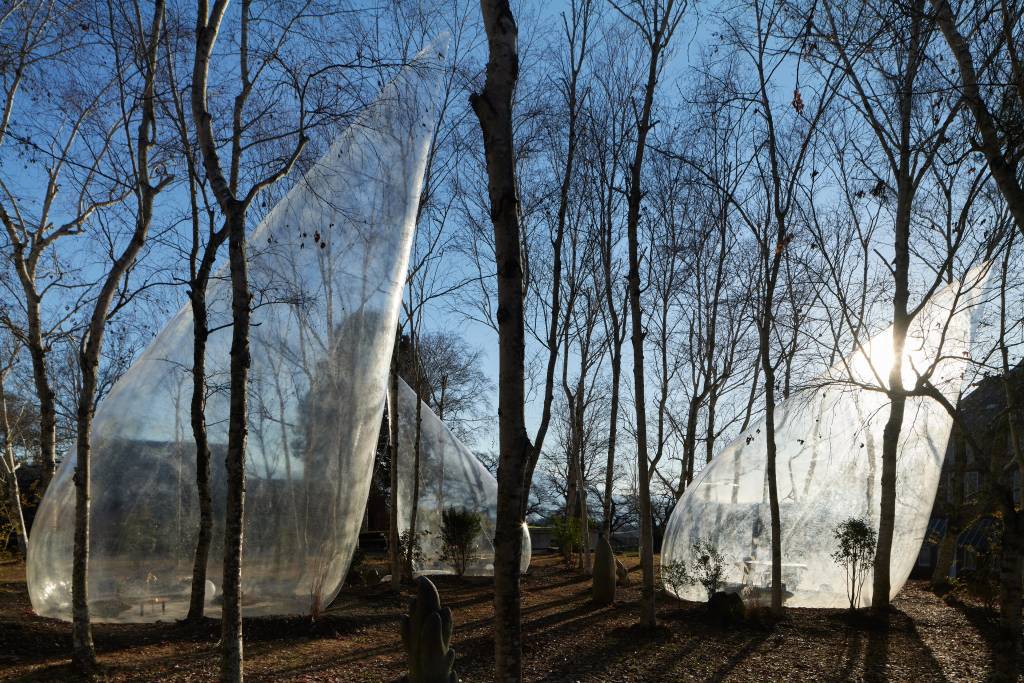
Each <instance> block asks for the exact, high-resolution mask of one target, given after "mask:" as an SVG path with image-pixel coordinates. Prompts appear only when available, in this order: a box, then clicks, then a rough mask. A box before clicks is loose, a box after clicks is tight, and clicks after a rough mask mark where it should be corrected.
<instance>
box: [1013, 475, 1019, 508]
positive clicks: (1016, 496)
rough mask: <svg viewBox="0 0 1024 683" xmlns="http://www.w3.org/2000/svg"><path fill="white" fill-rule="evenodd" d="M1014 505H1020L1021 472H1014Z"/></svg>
mask: <svg viewBox="0 0 1024 683" xmlns="http://www.w3.org/2000/svg"><path fill="white" fill-rule="evenodd" d="M1013 504H1014V505H1020V470H1019V469H1016V470H1014V471H1013Z"/></svg>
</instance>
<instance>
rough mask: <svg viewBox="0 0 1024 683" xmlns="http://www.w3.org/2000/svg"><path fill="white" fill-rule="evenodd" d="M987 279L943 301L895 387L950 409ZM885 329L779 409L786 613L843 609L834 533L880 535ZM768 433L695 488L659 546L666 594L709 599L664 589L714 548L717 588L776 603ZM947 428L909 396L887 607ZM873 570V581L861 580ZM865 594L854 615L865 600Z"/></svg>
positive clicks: (934, 477)
mask: <svg viewBox="0 0 1024 683" xmlns="http://www.w3.org/2000/svg"><path fill="white" fill-rule="evenodd" d="M982 273H983V271H980V270H975V271H972V272H971V273H969V274H968V275H967V277H966V278H965V280H964V282H965V283H966V284H962V283H954V284H952V285H949V286H947V287H945V288H944V289H941V290H939V291H938V292H936V293H935V294H933V295H932V297H931V299H930V300H929V301H928V302H927V303H925V305H924V306H923V308H922V310H921V312H920V313H919V314H918V316H917V318H916V319H915V320H914V322H913V324H912V326H911V328H910V329H909V331H908V336H907V341H906V346H905V348H904V354H903V361H904V362H903V368H904V373H903V381H904V386H908V387H909V386H913V385H914V383H915V381H916V380H917V377H918V376H919V373H920V374H921V375H928V374H929V373H930V376H931V381H932V384H933V385H934V386H935V388H936V389H937V390H938V391H939V392H940V393H941V394H942V396H943V397H944V398H945V399H946V400H947V401H949V402H950V403H951V404H952V405H954V406H955V405H956V404H957V401H958V400H959V396H960V391H961V387H962V383H963V378H964V373H965V370H966V367H967V362H968V361H967V359H968V356H969V351H970V344H971V313H972V310H973V308H974V306H975V304H976V302H977V299H978V294H979V291H980V289H981V282H980V281H979V280H981V279H982V277H983V274H982ZM891 365H892V328H891V327H890V328H889V329H887V330H884V331H882V332H881V333H879V334H878V335H876V336H875V337H873V338H871V339H870V340H869V341H868V342H867V343H866V344H864V345H863V346H862V347H861V348H858V349H856V350H854V352H853V353H851V354H850V355H849V356H847V357H846V358H843V359H841V360H840V361H839V362H837V363H836V364H835V365H833V366H831V367H830V368H829V369H828V370H827V371H826V372H824V373H823V374H822V375H821V376H820V377H819V378H818V380H817V381H815V382H812V383H811V386H810V387H809V388H807V389H806V390H804V391H801V392H797V393H795V394H793V395H792V396H791V397H790V398H789V399H788V400H785V401H783V402H781V403H779V404H778V405H777V406H776V408H775V420H776V445H777V448H778V451H777V456H776V471H777V477H776V478H777V482H778V496H779V514H780V518H781V528H782V534H781V542H782V581H783V584H784V598H785V604H786V605H787V606H791V607H848V606H849V604H850V603H849V598H848V597H847V589H846V586H847V579H846V574H845V571H844V569H843V567H841V566H840V565H838V564H836V563H835V561H833V559H832V556H831V555H832V553H833V552H834V551H835V550H836V548H837V542H836V539H835V536H834V534H833V530H834V529H835V527H836V526H837V525H838V524H839V523H841V522H843V521H845V520H847V519H849V518H851V517H857V518H861V519H864V520H867V521H868V523H869V524H870V525H872V526H873V527H874V528H875V529H876V530H877V528H878V520H879V511H880V505H881V503H880V494H881V475H882V460H881V458H882V432H883V430H884V427H885V423H886V421H887V420H888V417H889V399H888V398H887V395H886V394H885V393H884V392H882V391H879V390H878V389H879V388H881V387H885V386H888V374H889V368H890V367H891ZM764 427H765V424H764V421H763V420H762V421H761V422H759V423H757V424H755V425H753V426H751V427H750V428H749V429H747V430H745V431H744V432H743V433H742V434H740V435H739V436H738V437H737V438H736V439H735V440H733V441H732V442H731V443H729V444H728V445H727V446H726V447H725V448H724V449H723V450H722V451H721V452H720V453H719V454H717V455H716V456H715V457H714V459H712V461H711V462H710V463H709V464H708V465H707V466H705V467H704V469H703V470H702V471H701V472H700V473H699V474H698V476H697V477H696V478H695V479H694V481H693V483H692V484H691V485H690V487H689V488H688V489H687V490H686V491H685V492H684V494H683V496H682V497H681V498H680V499H679V502H678V503H677V504H676V507H675V509H674V510H673V512H672V515H671V517H670V518H669V522H668V525H667V526H666V529H665V536H664V541H663V545H662V557H661V564H662V579H663V581H664V582H665V589H666V590H667V591H669V592H670V593H674V594H676V595H677V596H678V597H680V598H682V599H686V600H706V599H707V594H706V593H705V592H704V589H703V587H702V586H701V585H700V584H694V585H689V586H685V587H680V586H676V587H673V586H672V585H670V583H669V582H668V581H665V576H666V573H667V569H668V568H669V567H671V566H672V565H673V564H675V563H681V564H683V565H685V566H692V562H693V560H694V557H695V552H694V548H693V544H694V543H696V542H697V541H698V540H709V541H710V542H711V544H712V545H713V546H715V548H716V549H717V550H718V552H720V553H721V554H722V555H723V556H724V569H725V574H724V577H723V581H724V586H723V590H725V591H727V592H738V593H740V595H741V596H742V597H743V598H744V600H745V601H746V602H747V603H748V604H751V603H752V604H767V603H768V601H769V598H770V591H771V517H770V509H769V503H768V485H767V477H766V474H765V464H766V459H767V450H766V449H767V446H766V438H765V437H766V435H765V428H764ZM951 427H952V418H951V417H950V415H949V413H948V412H947V411H946V410H945V409H944V408H943V407H942V406H941V405H940V404H939V403H938V402H937V401H936V400H934V399H932V398H923V397H911V398H908V400H907V403H906V411H905V416H904V422H903V429H902V432H901V434H900V441H899V447H898V452H897V468H896V469H897V472H896V523H895V532H894V537H893V543H892V556H891V558H892V562H891V570H890V582H891V583H890V585H891V595H890V597H895V595H896V593H898V592H899V590H900V589H901V588H902V587H903V584H904V583H905V582H906V580H907V578H908V577H909V576H910V571H911V569H913V566H914V563H915V562H916V561H917V556H918V553H919V551H920V549H921V542H922V540H923V539H924V535H925V532H926V530H927V527H928V520H929V517H930V515H931V510H932V504H933V503H934V500H935V491H936V489H937V487H938V483H939V478H940V475H941V472H942V463H943V460H944V458H945V452H946V445H947V442H948V440H949V434H950V429H951ZM869 571H870V570H869ZM871 594H872V581H871V578H870V577H867V580H866V581H865V582H864V585H863V589H862V592H861V595H860V603H859V604H860V605H867V604H870V602H871Z"/></svg>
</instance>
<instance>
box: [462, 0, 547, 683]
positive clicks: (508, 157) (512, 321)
mask: <svg viewBox="0 0 1024 683" xmlns="http://www.w3.org/2000/svg"><path fill="white" fill-rule="evenodd" d="M480 10H481V12H482V14H483V21H484V30H485V32H486V33H487V54H488V61H487V77H486V80H485V82H484V87H483V90H482V91H480V92H478V93H473V94H472V95H471V96H470V102H471V104H472V105H473V110H474V112H475V113H476V116H477V119H478V120H479V122H480V130H481V132H482V133H483V141H484V153H485V157H486V163H487V177H488V181H489V182H488V195H489V199H490V206H491V211H490V215H491V221H492V223H493V224H494V258H495V262H496V265H497V276H498V315H497V324H498V364H499V380H498V416H499V417H498V434H499V442H500V448H501V453H500V455H499V460H498V516H497V522H496V524H495V533H494V612H495V615H494V616H495V620H494V643H495V668H494V672H495V678H496V680H498V681H519V680H522V675H523V664H522V636H521V632H520V623H519V617H520V603H519V600H520V587H519V563H520V558H521V557H522V551H523V549H522V539H523V535H522V522H523V511H524V510H525V508H526V504H527V501H528V499H529V488H530V480H529V479H528V478H527V477H528V474H529V465H530V459H531V452H532V448H533V446H532V444H531V443H530V437H529V436H528V435H527V433H526V419H525V414H524V405H525V401H526V393H525V385H526V334H525V319H524V301H523V300H524V295H523V263H522V244H521V226H520V220H519V198H518V196H517V188H516V165H515V143H514V135H513V128H512V94H513V91H514V90H515V86H516V80H517V78H518V74H519V56H518V33H519V31H518V28H517V26H516V21H515V18H514V17H513V15H512V8H511V6H510V5H509V3H508V0H481V2H480Z"/></svg>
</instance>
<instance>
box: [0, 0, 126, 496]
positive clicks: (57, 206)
mask: <svg viewBox="0 0 1024 683" xmlns="http://www.w3.org/2000/svg"><path fill="white" fill-rule="evenodd" d="M82 4H83V3H62V2H55V1H49V2H39V3H12V4H11V5H10V7H9V8H8V10H9V11H6V12H5V13H4V14H3V16H2V21H0V31H2V32H3V34H4V35H5V39H4V43H5V44H6V45H10V46H12V47H13V48H14V49H13V50H12V52H11V53H9V55H7V56H5V62H6V61H7V60H8V59H10V63H9V64H7V65H6V67H5V69H4V74H3V78H2V84H3V90H2V97H3V110H2V112H0V142H6V141H8V140H11V141H13V142H14V143H15V144H16V145H18V146H19V147H20V148H21V149H22V152H21V153H20V156H23V158H27V159H28V160H30V161H31V162H32V164H35V163H36V160H37V159H39V158H42V159H45V162H46V163H45V170H44V173H43V175H42V177H40V178H39V179H38V180H39V182H38V187H40V188H42V189H41V191H40V193H39V196H38V198H35V199H34V201H33V200H29V199H28V198H26V197H22V196H19V193H18V190H17V185H18V182H17V181H18V178H14V177H7V178H4V179H3V180H2V181H0V222H2V223H3V226H4V230H5V235H6V237H7V240H8V242H9V245H10V248H9V250H5V251H6V253H7V256H8V258H9V259H10V261H11V264H12V266H13V268H14V271H15V272H16V274H17V282H18V286H19V289H20V291H18V292H12V293H13V294H15V296H17V298H18V300H20V301H21V304H22V308H23V309H24V310H23V311H22V316H23V318H24V322H23V323H22V321H21V320H17V319H12V318H11V317H10V316H9V315H6V314H5V315H4V317H3V320H2V322H3V324H4V325H5V326H6V327H7V328H8V329H9V330H10V331H11V332H12V333H13V334H16V335H17V336H18V337H19V338H20V339H21V341H22V343H23V344H24V345H25V348H26V350H27V351H28V354H29V358H30V359H31V362H32V375H33V380H34V383H35V390H36V396H37V400H38V401H39V421H40V425H39V427H40V436H41V438H40V442H39V460H40V464H41V465H42V488H43V490H45V489H46V486H47V485H48V484H49V481H50V478H51V477H52V476H53V473H54V470H55V467H56V448H57V396H56V392H55V390H54V388H53V386H52V381H51V379H50V376H49V372H48V369H47V355H48V354H49V352H50V350H51V348H52V346H53V344H54V342H55V339H56V338H57V337H58V336H60V335H61V334H62V333H63V332H65V331H66V330H65V329H64V328H65V325H66V324H67V323H68V322H69V321H70V320H71V319H72V318H73V317H74V316H75V315H76V314H77V313H78V312H79V311H80V310H81V309H82V307H83V305H84V300H83V299H84V297H85V295H86V294H87V288H85V287H80V286H79V284H80V283H76V282H74V281H73V279H72V278H71V277H70V276H71V273H69V272H68V271H67V270H66V269H65V268H64V267H63V266H64V264H62V263H60V261H59V259H58V256H57V255H56V251H55V247H56V245H57V243H58V242H60V241H62V240H64V239H65V238H67V237H71V236H74V235H79V234H81V233H82V231H83V230H84V229H85V227H86V224H87V223H88V221H89V218H90V217H91V216H92V215H93V214H94V213H95V212H96V211H97V210H99V209H101V208H103V207H106V206H110V205H112V204H116V203H118V202H120V201H122V200H123V199H124V198H125V197H126V196H127V195H126V193H125V192H124V189H123V188H119V187H117V185H116V183H115V184H111V183H110V182H109V181H110V180H111V179H110V178H109V177H107V176H106V174H105V172H104V168H103V163H104V161H105V159H106V157H107V154H108V151H109V148H110V145H111V144H112V142H113V140H112V136H113V134H114V130H113V129H110V128H106V129H102V128H101V129H99V130H98V131H97V128H96V127H95V126H94V125H92V124H93V119H95V118H96V116H97V111H98V108H100V107H102V106H104V105H105V104H106V99H107V98H108V97H109V95H110V90H111V88H112V87H113V81H112V80H110V79H104V78H103V77H101V78H100V79H99V80H98V82H96V81H94V82H92V83H91V84H90V85H91V88H90V87H89V86H85V87H84V88H83V89H82V90H81V91H79V90H78V89H76V88H66V89H64V91H63V92H61V93H60V95H61V97H60V98H59V105H58V107H59V108H58V109H57V111H56V112H49V111H45V110H44V109H41V108H39V107H36V109H35V111H34V112H32V113H29V111H25V112H24V113H23V115H22V116H17V114H19V113H22V112H21V110H22V109H23V108H25V105H24V104H23V100H24V99H25V95H26V94H28V95H30V96H32V97H33V101H39V98H36V97H35V95H34V94H33V93H35V92H37V91H38V90H39V88H40V87H42V85H43V82H44V81H47V80H50V79H53V80H58V81H59V80H60V78H61V76H60V75H58V74H67V77H68V82H74V81H75V80H77V79H78V78H79V77H80V71H79V67H78V65H74V55H75V54H80V53H81V50H82V49H84V48H83V45H84V43H83V40H84V39H83V38H82V37H81V34H82V31H81V30H80V29H79V27H78V25H79V24H81V23H83V21H82V20H80V19H78V18H76V17H80V16H85V14H83V12H85V11H86V10H85V9H84V8H83V7H82V6H81V5H82ZM71 68H73V71H72V70H70V69H71ZM71 74H74V75H71ZM41 99H42V102H46V101H48V100H49V99H50V98H49V96H47V97H46V98H41ZM23 121H25V122H31V121H35V122H37V125H31V124H30V125H25V123H22V122H23ZM93 138H95V139H93ZM83 141H85V142H87V143H88V144H81V143H82V142H83ZM25 168H28V163H26V164H25ZM97 197H99V199H97ZM62 204H66V206H64V205H62ZM34 206H38V207H40V208H39V209H38V210H35V209H34V208H33V207H34ZM59 216H62V217H63V220H61V219H60V218H58V217H59ZM65 288H67V290H68V291H70V292H71V296H70V297H67V296H65V302H64V303H65V304H66V307H65V310H64V312H63V314H60V315H57V316H56V317H55V318H54V319H48V317H49V316H52V313H50V314H49V316H48V314H47V311H48V307H47V305H46V304H47V303H48V302H49V301H50V300H52V299H54V298H55V297H57V296H60V291H61V290H62V289H65ZM76 290H77V293H76ZM19 317H20V316H19Z"/></svg>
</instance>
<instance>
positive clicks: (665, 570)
mask: <svg viewBox="0 0 1024 683" xmlns="http://www.w3.org/2000/svg"><path fill="white" fill-rule="evenodd" d="M661 580H662V581H663V582H664V583H665V585H667V586H668V587H669V590H671V591H672V593H673V594H675V597H677V598H682V594H683V590H685V589H686V587H687V586H691V585H693V583H694V581H693V577H691V576H690V568H689V567H688V566H687V564H686V563H685V562H681V561H678V560H677V561H675V562H668V563H662V565H661Z"/></svg>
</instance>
